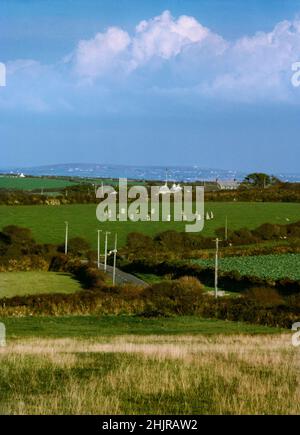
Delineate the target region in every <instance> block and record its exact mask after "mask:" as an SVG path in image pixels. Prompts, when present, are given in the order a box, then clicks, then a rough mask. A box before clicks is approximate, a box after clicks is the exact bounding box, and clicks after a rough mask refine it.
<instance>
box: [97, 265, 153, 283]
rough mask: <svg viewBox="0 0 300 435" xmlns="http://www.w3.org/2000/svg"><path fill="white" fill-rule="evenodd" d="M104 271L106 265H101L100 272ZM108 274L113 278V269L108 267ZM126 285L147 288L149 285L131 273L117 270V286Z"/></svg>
mask: <svg viewBox="0 0 300 435" xmlns="http://www.w3.org/2000/svg"><path fill="white" fill-rule="evenodd" d="M103 269H104V265H103V264H101V265H100V270H103ZM106 273H107V274H108V275H109V276H110V277H111V278H112V275H113V267H112V266H109V265H107V271H106ZM126 283H130V284H136V285H141V286H144V287H147V286H148V285H149V284H147V283H146V282H145V281H143V280H142V279H139V278H137V277H136V276H134V275H131V274H130V273H126V272H123V271H122V270H120V269H118V268H116V284H126Z"/></svg>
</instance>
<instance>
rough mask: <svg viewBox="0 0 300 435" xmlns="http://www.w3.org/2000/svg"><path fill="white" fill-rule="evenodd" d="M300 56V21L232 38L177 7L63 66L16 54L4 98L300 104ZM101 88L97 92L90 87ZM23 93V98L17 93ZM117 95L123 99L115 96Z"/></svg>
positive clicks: (3, 101) (97, 40) (84, 43)
mask: <svg viewBox="0 0 300 435" xmlns="http://www.w3.org/2000/svg"><path fill="white" fill-rule="evenodd" d="M299 60H300V20H299V19H297V18H296V19H295V20H293V21H282V22H280V23H278V24H277V25H276V26H275V27H274V28H273V29H272V30H271V31H270V32H263V31H259V32H257V33H256V34H254V35H250V36H249V35H245V36H243V37H241V38H239V39H238V40H235V41H228V40H225V39H224V38H223V37H222V35H219V34H218V33H216V32H214V31H212V30H211V29H208V28H207V27H205V26H204V25H203V24H201V23H200V22H199V21H198V20H197V19H196V18H194V17H192V16H187V15H182V16H180V17H178V18H174V17H173V16H172V15H171V13H170V12H169V11H164V12H163V13H162V14H161V15H159V16H157V17H154V18H151V19H148V20H143V21H141V22H140V23H137V25H136V27H135V29H134V30H133V31H132V32H129V31H127V30H125V29H122V28H120V27H109V28H107V29H106V30H105V31H103V32H98V33H97V34H95V35H94V36H92V37H91V38H90V39H87V40H80V41H79V42H78V44H77V45H76V47H74V50H73V51H72V52H71V54H68V55H66V57H65V59H63V60H60V61H58V63H57V64H56V65H48V66H46V65H40V63H39V62H38V61H36V60H13V61H11V62H10V63H9V65H8V83H13V85H14V87H15V88H14V89H15V91H11V92H12V96H9V95H8V92H9V91H7V95H4V96H3V95H2V96H0V108H1V106H2V107H3V105H4V106H5V105H6V106H7V105H9V104H10V105H12V106H14V104H17V102H16V100H18V101H19V103H20V100H22V99H23V100H24V101H25V103H24V102H23V103H24V105H26V95H27V94H28V92H29V91H28V89H30V90H31V95H30V96H29V95H27V103H28V106H31V108H33V110H40V111H46V110H48V107H52V106H53V99H54V96H55V94H57V90H58V91H59V92H60V95H59V98H56V105H58V106H59V107H60V108H65V109H67V110H69V109H70V110H71V109H72V107H73V106H74V105H75V106H76V104H77V103H76V102H75V101H74V98H76V97H74V95H77V96H78V101H79V100H80V99H81V101H84V98H83V89H84V87H85V86H87V87H88V88H89V90H88V91H86V94H85V95H86V96H87V99H88V97H90V96H91V95H97V97H99V95H101V96H102V101H106V98H107V100H108V97H107V93H112V94H114V95H116V90H117V89H121V90H122V92H125V93H126V94H127V95H128V94H130V95H135V94H136V93H137V92H139V93H141V92H142V93H143V92H144V93H146V94H147V95H149V93H152V95H156V96H157V95H160V96H163V95H168V96H170V95H172V96H176V95H177V96H181V97H182V95H184V96H185V97H186V96H187V95H191V96H192V97H193V100H195V98H198V99H209V100H210V99H222V100H225V101H233V102H236V101H241V102H246V103H255V102H257V101H266V102H269V101H272V102H273V101H278V102H287V103H298V102H299V101H300V99H299V91H297V90H296V89H295V88H293V86H292V85H291V76H292V72H291V66H292V64H293V63H294V62H296V61H299ZM91 88H93V91H91V90H90V89H91ZM17 93H18V98H17V97H16V95H17ZM115 98H117V97H116V96H115Z"/></svg>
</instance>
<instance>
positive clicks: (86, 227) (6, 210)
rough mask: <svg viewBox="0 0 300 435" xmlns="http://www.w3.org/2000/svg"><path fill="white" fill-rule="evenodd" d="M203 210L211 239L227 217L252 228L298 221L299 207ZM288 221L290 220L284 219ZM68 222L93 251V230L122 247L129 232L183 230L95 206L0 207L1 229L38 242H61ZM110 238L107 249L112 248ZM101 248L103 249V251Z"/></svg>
mask: <svg viewBox="0 0 300 435" xmlns="http://www.w3.org/2000/svg"><path fill="white" fill-rule="evenodd" d="M206 210H208V211H210V210H211V211H213V212H214V216H215V218H214V219H213V220H210V221H206V223H205V227H204V231H203V234H204V235H207V236H213V235H214V230H215V229H216V228H219V227H221V226H224V224H225V217H226V216H227V217H228V225H229V229H230V228H231V229H238V228H241V227H248V228H255V227H257V226H259V225H260V224H262V223H266V222H271V223H280V224H284V223H285V224H286V223H288V222H292V221H296V220H299V219H300V204H294V203H252V202H251V203H242V202H241V203H236V202H228V203H227V202H225V203H223V202H213V203H206ZM287 219H289V221H288V220H287ZM65 221H68V222H69V230H70V233H69V234H70V237H75V236H81V237H84V238H86V239H87V240H89V241H90V242H91V243H92V246H93V247H94V248H96V241H97V235H96V230H97V229H98V228H99V229H103V230H107V231H111V232H113V233H114V232H117V233H118V236H119V246H121V245H124V243H125V241H126V235H127V234H128V233H129V232H132V231H139V232H143V233H145V234H149V235H154V234H157V233H158V232H160V231H166V230H169V229H173V230H177V231H184V222H131V221H128V222H105V223H100V222H98V221H97V218H96V205H95V204H86V205H85V204H75V205H63V206H0V228H1V227H3V226H5V225H9V224H15V225H19V226H24V227H28V228H31V229H32V231H33V235H34V237H35V238H36V240H37V241H39V242H47V243H62V242H63V241H64V231H65V224H64V222H65ZM112 239H113V238H112V237H111V238H110V247H112ZM102 249H103V248H102Z"/></svg>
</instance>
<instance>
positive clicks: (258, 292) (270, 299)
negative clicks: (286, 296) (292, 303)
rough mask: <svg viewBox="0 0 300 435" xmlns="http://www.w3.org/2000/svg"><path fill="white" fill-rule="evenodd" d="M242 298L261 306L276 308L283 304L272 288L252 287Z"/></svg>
mask: <svg viewBox="0 0 300 435" xmlns="http://www.w3.org/2000/svg"><path fill="white" fill-rule="evenodd" d="M244 296H245V298H247V299H250V300H252V301H255V302H257V303H258V304H259V305H263V306H278V305H282V304H283V303H284V301H283V298H282V297H281V296H280V295H279V293H278V292H277V291H276V290H275V289H274V288H268V287H253V288H251V289H249V290H247V291H246V292H245V293H244Z"/></svg>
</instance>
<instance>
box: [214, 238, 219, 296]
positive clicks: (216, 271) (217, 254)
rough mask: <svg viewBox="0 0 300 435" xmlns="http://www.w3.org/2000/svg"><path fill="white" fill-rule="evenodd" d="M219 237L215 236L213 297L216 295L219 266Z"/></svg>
mask: <svg viewBox="0 0 300 435" xmlns="http://www.w3.org/2000/svg"><path fill="white" fill-rule="evenodd" d="M219 241H220V240H219V239H218V238H216V257H215V298H216V299H217V297H218V266H219Z"/></svg>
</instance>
